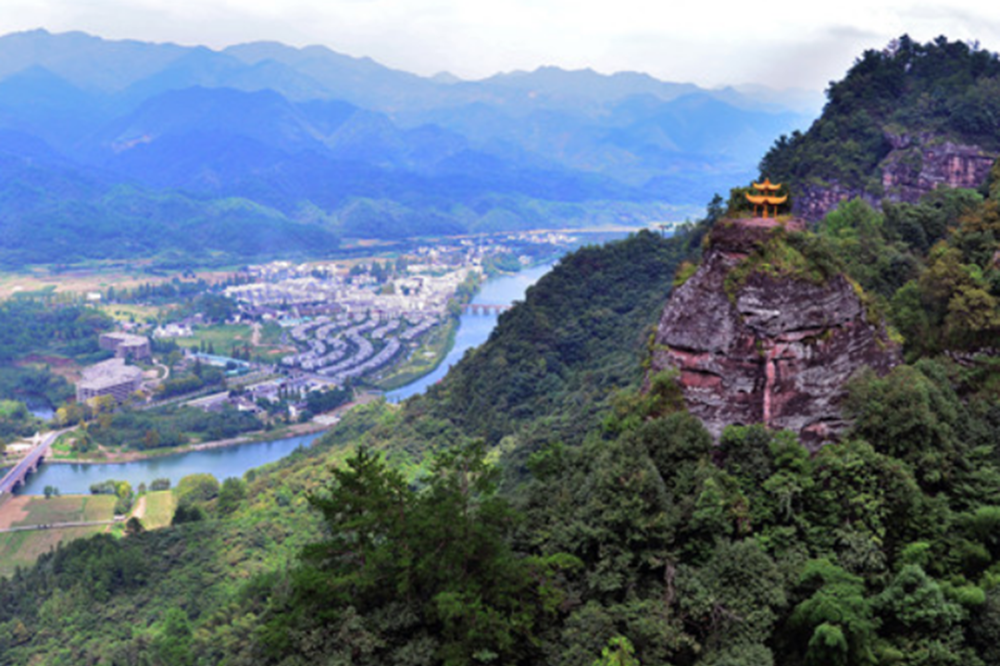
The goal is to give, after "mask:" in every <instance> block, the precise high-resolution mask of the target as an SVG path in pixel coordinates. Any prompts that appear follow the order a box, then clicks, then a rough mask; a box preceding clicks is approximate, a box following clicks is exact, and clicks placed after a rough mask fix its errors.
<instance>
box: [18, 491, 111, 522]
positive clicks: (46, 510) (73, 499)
mask: <svg viewBox="0 0 1000 666" xmlns="http://www.w3.org/2000/svg"><path fill="white" fill-rule="evenodd" d="M17 500H22V501H24V500H27V501H24V502H23V504H20V505H17V504H15V505H14V506H13V507H12V508H15V509H19V514H20V515H19V516H18V517H17V518H18V519H17V520H14V521H13V522H12V523H11V527H20V526H23V525H51V524H52V523H74V522H86V521H91V520H111V519H112V518H114V508H115V498H114V497H112V496H110V495H67V496H65V497H53V498H51V499H45V498H44V497H38V496H29V495H24V496H21V497H17V498H14V500H13V501H17ZM3 510H4V511H6V510H7V506H4V508H3Z"/></svg>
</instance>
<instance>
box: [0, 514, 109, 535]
mask: <svg viewBox="0 0 1000 666" xmlns="http://www.w3.org/2000/svg"><path fill="white" fill-rule="evenodd" d="M123 520H125V518H124V517H121V518H115V519H114V520H91V521H87V522H76V523H48V524H45V525H21V526H20V527H8V528H7V529H4V530H0V534H4V533H6V532H28V531H30V530H57V529H60V528H62V527H92V526H94V525H112V524H114V523H120V522H121V521H123Z"/></svg>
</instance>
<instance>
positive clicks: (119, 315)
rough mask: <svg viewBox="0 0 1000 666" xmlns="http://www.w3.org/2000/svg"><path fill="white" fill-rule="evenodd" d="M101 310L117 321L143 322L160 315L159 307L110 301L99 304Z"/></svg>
mask: <svg viewBox="0 0 1000 666" xmlns="http://www.w3.org/2000/svg"><path fill="white" fill-rule="evenodd" d="M100 309H101V311H103V312H104V313H105V314H107V315H108V316H110V317H114V318H115V319H116V320H117V321H128V322H144V321H148V320H150V319H156V318H157V317H159V316H160V310H161V308H158V307H154V306H149V305H126V304H118V303H112V304H109V305H101V306H100Z"/></svg>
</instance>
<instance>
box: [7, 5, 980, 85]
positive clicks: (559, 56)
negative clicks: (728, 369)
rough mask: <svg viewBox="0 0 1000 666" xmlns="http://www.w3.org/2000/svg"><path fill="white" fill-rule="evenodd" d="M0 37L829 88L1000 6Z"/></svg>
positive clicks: (397, 11) (349, 13) (318, 22)
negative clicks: (870, 61) (886, 53)
mask: <svg viewBox="0 0 1000 666" xmlns="http://www.w3.org/2000/svg"><path fill="white" fill-rule="evenodd" d="M3 4H4V11H3V12H2V13H0V32H10V31H13V30H23V29H28V28H34V27H45V28H47V29H49V30H53V31H65V30H84V31H87V32H91V33H93V34H97V35H100V36H104V37H108V38H134V39H145V40H152V41H173V42H178V43H181V44H206V45H208V46H212V47H215V48H219V47H222V46H226V45H228V44H233V43H238V42H245V41H253V40H264V39H266V40H277V41H283V42H286V43H289V44H294V45H299V46H302V45H306V44H317V43H318V44H324V45H326V46H329V47H330V48H332V49H334V50H337V51H341V52H344V53H349V54H351V55H356V56H362V55H367V56H371V57H373V58H375V59H376V60H379V61H380V62H383V63H384V64H387V65H389V66H393V67H397V68H401V69H406V70H410V71H416V72H419V73H423V74H430V73H434V72H437V71H440V70H445V69H447V70H450V71H453V72H455V73H457V74H459V75H462V76H466V77H473V78H474V77H482V76H488V75H490V74H492V73H494V72H496V71H501V70H511V69H533V68H535V67H537V66H540V65H544V64H553V65H558V66H562V67H570V68H580V67H592V68H594V69H597V70H599V71H604V72H611V71H616V70H625V69H628V70H639V71H646V72H650V73H652V74H654V75H655V76H658V77H660V78H664V79H669V80H677V81H694V82H696V83H700V84H703V85H721V84H725V83H744V82H761V83H769V84H772V85H775V84H777V85H781V84H782V83H783V84H786V85H795V86H805V87H811V88H817V89H818V88H823V87H825V86H826V84H827V82H828V81H829V80H831V79H835V78H839V77H840V76H842V75H843V73H844V71H845V70H846V69H847V67H849V66H850V64H851V62H852V61H853V59H854V58H855V57H856V56H857V55H858V54H859V53H860V51H861V50H862V49H864V48H880V47H882V46H884V45H885V43H886V42H888V40H889V39H891V38H892V37H896V36H898V35H900V34H902V33H903V32H907V33H909V34H910V35H911V36H912V37H914V38H915V39H918V40H922V41H923V40H928V39H931V38H933V37H935V36H936V35H938V34H946V35H948V36H949V37H951V38H953V39H974V38H978V39H979V40H981V41H982V43H983V45H984V46H985V47H986V48H989V49H991V50H998V49H1000V4H998V5H997V6H996V7H994V6H993V5H992V4H989V5H988V4H985V3H978V2H974V1H973V0H968V1H966V2H957V3H952V4H950V5H948V6H944V5H941V4H930V3H922V2H916V3H915V2H903V1H901V0H891V1H865V0H840V1H838V2H836V3H814V4H810V5H808V6H805V5H804V4H803V3H802V2H801V0H798V1H796V2H792V1H791V0H770V1H769V2H767V3H764V6H766V7H767V11H766V12H761V11H758V10H756V9H755V8H754V6H753V5H750V4H734V3H732V2H719V1H718V0H702V1H700V2H697V1H696V2H692V1H685V2H664V1H663V0H614V1H613V2H612V1H608V0H599V1H598V0H574V1H571V0H505V2H503V3H485V2H475V1H473V0H281V1H275V0H4V2H3Z"/></svg>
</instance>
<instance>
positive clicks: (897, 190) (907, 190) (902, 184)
mask: <svg viewBox="0 0 1000 666" xmlns="http://www.w3.org/2000/svg"><path fill="white" fill-rule="evenodd" d="M886 138H887V139H888V140H889V142H890V143H891V144H892V151H890V152H889V154H888V155H886V157H885V159H883V160H882V161H881V162H880V163H879V167H878V173H879V176H880V178H881V184H882V190H883V194H882V195H881V196H875V195H874V194H872V193H871V192H865V191H863V190H859V189H854V188H848V187H844V186H842V185H840V184H839V183H830V184H828V185H826V186H818V185H807V186H804V187H802V188H801V189H799V190H798V191H797V192H796V193H795V198H794V200H793V206H794V212H795V214H796V215H800V216H801V217H803V218H805V219H807V220H819V219H821V218H822V217H823V216H824V215H826V214H827V213H828V212H829V211H831V210H833V209H834V208H836V207H837V204H838V203H840V202H841V201H843V200H847V199H853V198H855V197H861V198H862V199H864V200H866V201H867V202H868V203H870V204H872V205H873V206H877V205H879V202H880V201H881V199H882V198H885V199H887V200H889V201H905V202H907V203H917V202H918V201H919V200H920V197H922V196H923V195H925V194H927V193H928V192H930V191H932V190H934V189H935V188H937V187H938V186H940V185H946V186H948V187H967V188H976V187H979V186H980V185H982V184H983V182H984V181H985V180H986V177H987V176H988V175H989V173H990V168H991V167H992V166H993V163H994V161H995V160H996V157H997V156H996V155H993V154H990V153H987V152H986V151H984V150H983V149H982V148H980V147H979V146H971V145H963V144H957V143H952V142H951V141H945V140H942V139H940V138H938V137H935V136H933V135H931V134H919V135H898V136H897V135H887V137H886Z"/></svg>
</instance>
